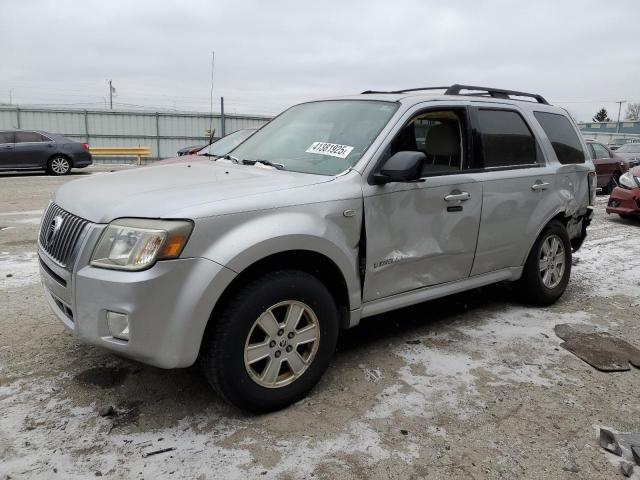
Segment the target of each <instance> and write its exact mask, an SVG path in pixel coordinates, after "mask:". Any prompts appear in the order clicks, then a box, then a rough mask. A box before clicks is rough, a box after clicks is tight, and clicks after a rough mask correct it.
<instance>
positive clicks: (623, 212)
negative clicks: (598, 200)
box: [607, 167, 640, 218]
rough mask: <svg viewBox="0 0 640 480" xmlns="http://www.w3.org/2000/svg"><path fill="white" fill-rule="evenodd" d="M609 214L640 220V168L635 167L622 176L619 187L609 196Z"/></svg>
mask: <svg viewBox="0 0 640 480" xmlns="http://www.w3.org/2000/svg"><path fill="white" fill-rule="evenodd" d="M607 213H617V214H618V215H620V216H621V217H622V218H631V217H638V218H640V167H633V168H632V169H631V170H629V171H628V172H627V173H625V174H623V175H621V176H620V179H619V186H618V187H616V188H614V189H613V192H611V195H610V196H609V203H608V204H607Z"/></svg>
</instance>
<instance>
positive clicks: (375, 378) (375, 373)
mask: <svg viewBox="0 0 640 480" xmlns="http://www.w3.org/2000/svg"><path fill="white" fill-rule="evenodd" d="M364 375H365V378H366V379H367V381H369V382H373V383H378V382H379V381H380V379H381V378H382V373H381V372H380V370H379V369H377V368H365V369H364Z"/></svg>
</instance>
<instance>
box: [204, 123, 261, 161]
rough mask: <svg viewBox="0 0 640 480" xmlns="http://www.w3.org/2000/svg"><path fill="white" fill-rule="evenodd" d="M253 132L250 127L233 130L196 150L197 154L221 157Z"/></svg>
mask: <svg viewBox="0 0 640 480" xmlns="http://www.w3.org/2000/svg"><path fill="white" fill-rule="evenodd" d="M253 132H255V130H251V129H247V130H238V131H235V132H233V133H230V134H229V135H227V136H226V137H222V138H221V139H220V140H217V141H215V142H213V143H212V144H211V145H207V146H206V147H204V148H203V149H202V150H198V153H197V154H198V155H210V156H212V157H222V156H224V155H226V154H227V153H229V152H230V151H231V150H233V149H234V148H236V147H237V146H238V145H240V144H241V143H242V142H243V141H245V140H246V139H247V137H248V136H249V135H251V134H252V133H253Z"/></svg>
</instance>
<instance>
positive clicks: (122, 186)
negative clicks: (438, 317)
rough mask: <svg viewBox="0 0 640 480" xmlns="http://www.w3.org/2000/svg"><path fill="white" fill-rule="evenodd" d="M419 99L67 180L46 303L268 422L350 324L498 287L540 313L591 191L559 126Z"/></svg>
mask: <svg viewBox="0 0 640 480" xmlns="http://www.w3.org/2000/svg"><path fill="white" fill-rule="evenodd" d="M431 90H435V89H430V88H421V89H411V90H403V91H396V92H371V91H368V92H364V93H363V94H360V95H354V96H348V97H343V98H335V99H330V100H323V101H316V102H309V103H303V104H301V105H296V106H294V107H292V108H290V109H288V110H286V111H285V112H284V113H282V114H281V115H279V116H278V117H276V118H275V119H274V120H272V121H271V122H270V123H269V124H267V125H266V126H264V127H263V128H262V129H260V130H259V131H257V132H256V133H255V134H254V135H253V136H251V137H250V138H249V139H247V140H246V141H245V142H244V143H242V144H241V145H239V146H238V147H237V148H236V149H235V150H233V151H232V152H231V154H230V155H227V156H226V157H224V158H221V159H218V160H216V161H208V162H199V163H193V164H189V163H185V164H175V165H163V166H156V167H151V168H144V169H138V170H134V171H125V172H118V173H113V174H110V175H104V176H103V175H100V176H91V177H88V178H85V179H82V180H77V181H74V182H70V183H67V184H65V185H64V186H62V187H61V188H60V189H59V190H58V191H57V192H56V193H55V195H54V196H53V199H52V202H51V204H50V205H49V207H48V209H47V211H46V213H45V215H44V218H43V222H42V226H41V228H40V234H39V248H38V253H39V256H40V266H41V275H42V280H43V283H44V287H45V288H44V290H45V295H46V297H47V299H48V301H49V303H50V305H51V308H52V309H53V311H54V312H55V314H56V315H57V316H58V317H59V318H60V319H61V320H62V322H63V323H64V324H65V325H66V327H67V328H68V329H69V330H70V331H71V332H72V333H73V335H75V336H77V337H78V338H80V339H81V340H83V341H86V342H89V343H92V344H94V345H97V346H100V347H104V348H107V349H109V350H111V351H113V352H115V353H117V354H118V355H122V356H126V357H130V358H132V359H135V360H138V361H141V362H144V363H148V364H151V365H155V366H158V367H162V368H179V367H187V366H189V365H192V364H193V363H194V362H196V361H197V360H199V362H200V364H201V366H202V369H203V371H204V373H205V375H206V377H207V378H208V380H209V382H210V383H211V385H212V386H213V388H214V389H215V390H216V391H217V392H218V393H219V394H220V395H221V396H222V397H223V398H225V399H226V400H228V401H229V402H231V403H233V404H235V405H237V406H239V407H241V408H243V409H248V410H253V411H269V410H274V409H278V408H282V407H284V406H286V405H288V404H290V403H292V402H295V401H296V400H299V399H300V398H302V397H303V396H304V395H305V394H306V393H307V392H308V391H309V390H310V389H311V388H312V387H313V385H314V384H315V383H316V382H317V381H318V380H319V379H320V377H321V375H322V374H323V372H324V371H325V370H326V368H327V366H328V364H329V361H330V359H331V356H332V354H333V352H334V349H335V346H336V340H337V337H338V332H339V330H340V329H341V328H350V327H353V326H355V325H357V324H358V322H359V321H360V319H362V318H365V317H369V316H372V315H376V314H380V313H383V312H387V311H390V310H394V309H398V308H401V307H405V306H407V305H412V304H415V303H419V302H424V301H426V300H430V299H433V298H437V297H442V296H445V295H448V294H451V293H455V292H460V291H464V290H469V289H473V288H477V287H480V286H483V285H487V284H491V283H495V282H500V281H512V282H514V283H515V285H516V287H517V291H519V292H520V294H521V297H522V298H523V299H524V300H525V301H527V302H529V303H531V304H535V305H547V304H550V303H552V302H554V301H556V300H557V299H558V298H559V297H560V296H561V295H562V293H563V292H564V290H565V288H566V286H567V282H568V281H569V275H570V271H571V252H572V250H573V251H575V250H577V249H578V248H579V247H580V245H581V244H582V242H583V240H584V238H585V235H586V228H587V226H588V225H589V222H590V219H591V216H592V205H593V202H594V198H595V175H594V168H593V165H592V163H591V161H590V160H588V156H587V155H585V152H586V151H587V150H586V145H585V144H584V142H583V140H582V138H581V136H580V134H579V132H578V130H577V129H576V126H575V124H574V122H573V121H572V120H571V118H570V117H569V115H568V114H567V113H566V112H565V111H563V110H562V109H560V108H557V107H553V106H550V105H549V104H548V103H547V102H546V101H545V100H544V98H542V97H541V96H539V95H533V94H528V93H524V92H514V91H508V90H499V89H493V88H481V87H469V86H462V85H454V86H452V87H449V88H446V89H444V90H446V91H445V92H444V94H442V93H437V92H436V91H431Z"/></svg>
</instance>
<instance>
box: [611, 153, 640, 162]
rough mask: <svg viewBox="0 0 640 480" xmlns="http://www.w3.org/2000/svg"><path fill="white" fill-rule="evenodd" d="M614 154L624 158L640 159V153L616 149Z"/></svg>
mask: <svg viewBox="0 0 640 480" xmlns="http://www.w3.org/2000/svg"><path fill="white" fill-rule="evenodd" d="M615 155H616V156H618V157H622V158H623V159H625V160H635V159H640V153H631V152H619V151H616V152H615Z"/></svg>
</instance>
